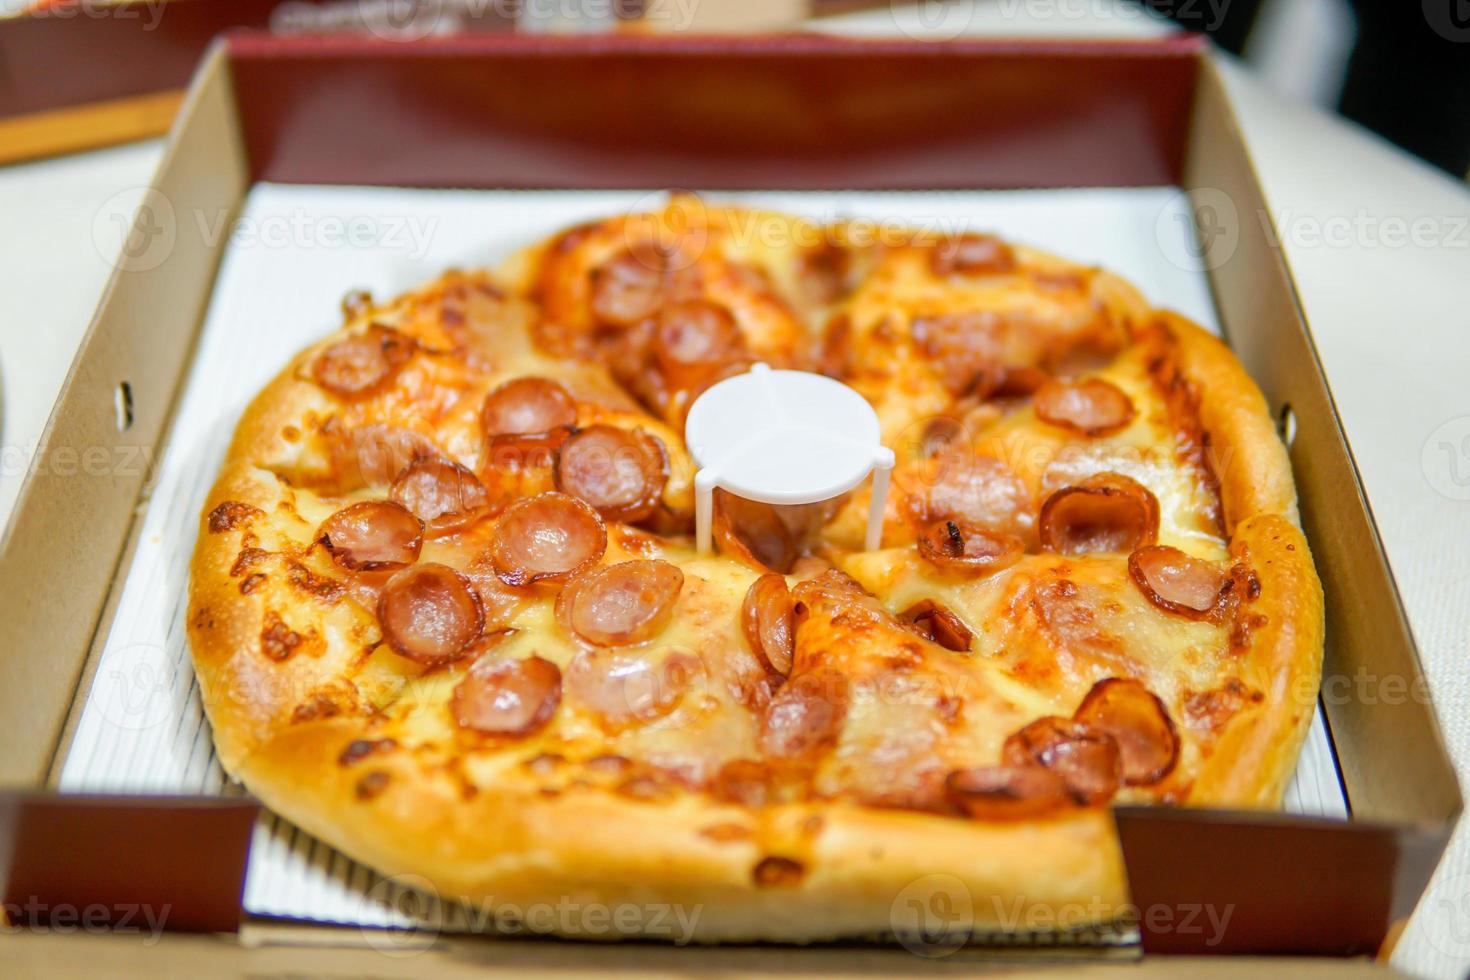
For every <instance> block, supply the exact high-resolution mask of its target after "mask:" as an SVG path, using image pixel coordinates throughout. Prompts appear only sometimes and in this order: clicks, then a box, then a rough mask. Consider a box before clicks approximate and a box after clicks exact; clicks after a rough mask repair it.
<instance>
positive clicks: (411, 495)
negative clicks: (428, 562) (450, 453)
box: [388, 459, 490, 533]
mask: <svg viewBox="0 0 1470 980" xmlns="http://www.w3.org/2000/svg"><path fill="white" fill-rule="evenodd" d="M388 496H389V497H390V498H391V499H392V500H393V502H394V503H397V504H402V505H403V506H404V507H407V508H408V509H409V510H410V511H412V512H413V515H414V516H415V517H417V518H418V519H419V520H421V521H423V522H424V524H425V525H426V526H427V528H428V529H429V531H430V533H434V532H450V531H456V530H459V529H460V528H462V527H465V526H466V525H468V524H470V523H472V522H474V521H475V520H476V519H477V518H479V517H480V516H481V515H483V514H484V512H485V508H486V507H487V506H489V504H490V495H489V494H488V493H486V492H485V486H484V484H482V483H481V482H480V479H479V477H477V476H475V474H473V473H471V472H470V471H469V470H467V469H465V468H464V467H463V466H460V465H459V464H458V463H456V462H454V461H452V460H447V459H420V460H416V461H414V462H413V463H410V464H409V466H408V469H406V470H404V471H403V472H402V473H400V474H399V475H398V479H396V480H394V481H393V488H392V489H391V490H390V491H389V492H388Z"/></svg>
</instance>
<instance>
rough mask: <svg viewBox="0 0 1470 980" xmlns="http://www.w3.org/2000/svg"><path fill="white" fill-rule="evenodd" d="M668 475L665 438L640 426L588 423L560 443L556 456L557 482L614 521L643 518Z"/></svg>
mask: <svg viewBox="0 0 1470 980" xmlns="http://www.w3.org/2000/svg"><path fill="white" fill-rule="evenodd" d="M668 479H669V459H668V455H667V454H666V453H665V452H664V447H663V443H661V442H659V440H658V439H657V438H656V437H654V436H652V435H649V434H648V433H647V432H644V431H643V430H642V429H634V430H632V431H629V430H627V429H619V428H617V427H615V426H611V425H593V426H589V427H588V428H586V429H583V430H582V431H580V432H578V433H576V434H575V435H573V436H571V437H570V438H568V439H567V441H566V442H564V443H563V444H562V447H561V452H560V453H559V454H558V456H557V461H556V485H557V488H558V489H559V490H561V491H563V492H564V493H569V494H572V495H573V496H576V497H581V498H582V499H583V500H585V501H587V503H589V504H591V505H592V506H593V507H596V508H597V512H598V513H600V514H601V515H602V516H603V517H604V518H605V519H607V520H610V521H624V522H632V521H640V520H642V519H643V518H645V517H647V516H648V515H649V514H651V513H653V509H654V508H655V507H656V506H658V502H659V496H660V495H661V494H662V493H663V490H664V484H665V483H667V482H668Z"/></svg>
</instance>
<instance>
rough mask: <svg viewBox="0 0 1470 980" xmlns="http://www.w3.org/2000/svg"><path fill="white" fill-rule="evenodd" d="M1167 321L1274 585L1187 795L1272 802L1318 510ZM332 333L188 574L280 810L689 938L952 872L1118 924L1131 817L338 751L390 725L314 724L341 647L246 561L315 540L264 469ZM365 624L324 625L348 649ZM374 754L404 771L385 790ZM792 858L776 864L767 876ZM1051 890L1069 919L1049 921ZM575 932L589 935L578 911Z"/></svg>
mask: <svg viewBox="0 0 1470 980" xmlns="http://www.w3.org/2000/svg"><path fill="white" fill-rule="evenodd" d="M528 254H532V253H528ZM517 261H518V262H521V263H525V262H527V261H528V260H527V259H526V258H525V257H524V256H523V257H521V258H520V259H518V260H517ZM1164 317H1165V319H1164V322H1165V324H1166V325H1167V328H1168V330H1169V331H1170V333H1171V334H1172V335H1173V338H1174V341H1175V343H1176V345H1177V347H1176V352H1177V356H1178V358H1179V366H1180V369H1181V370H1182V371H1183V373H1184V374H1185V375H1186V376H1187V378H1188V379H1189V380H1190V381H1191V382H1192V384H1193V385H1194V387H1195V390H1196V391H1197V392H1198V399H1199V403H1198V413H1199V420H1200V423H1201V425H1202V427H1203V428H1204V430H1205V431H1206V432H1207V433H1208V434H1209V437H1210V439H1211V449H1212V458H1213V459H1214V460H1217V461H1219V460H1224V461H1227V462H1226V465H1221V466H1218V468H1217V470H1216V473H1217V476H1218V478H1219V481H1220V486H1219V489H1220V496H1221V500H1222V503H1223V510H1224V519H1225V524H1226V529H1227V531H1228V537H1229V542H1230V544H1229V547H1230V554H1231V556H1232V558H1233V559H1235V560H1236V561H1240V562H1245V563H1248V564H1249V566H1250V568H1251V569H1253V570H1254V573H1255V575H1256V577H1257V579H1258V581H1259V596H1258V597H1256V598H1254V599H1253V605H1252V612H1253V613H1254V614H1255V617H1256V619H1255V620H1253V622H1254V623H1255V625H1254V628H1253V629H1252V630H1251V631H1250V633H1249V636H1248V638H1247V641H1246V643H1245V645H1244V648H1243V649H1242V651H1241V658H1240V665H1241V675H1242V680H1244V682H1245V683H1246V684H1247V685H1248V687H1249V688H1253V689H1256V690H1259V691H1261V692H1263V694H1264V699H1263V700H1262V701H1261V702H1260V703H1258V704H1256V705H1253V706H1249V707H1247V708H1246V709H1245V710H1242V711H1239V712H1237V713H1235V714H1234V715H1233V717H1231V718H1230V719H1229V720H1228V722H1226V723H1225V724H1224V726H1223V727H1222V729H1221V731H1219V732H1218V733H1216V735H1215V738H1214V740H1213V747H1212V750H1211V752H1210V754H1209V756H1208V758H1206V759H1204V760H1203V761H1202V762H1201V763H1200V765H1199V767H1198V770H1197V773H1196V776H1195V780H1194V782H1193V785H1192V787H1191V788H1190V790H1189V793H1188V797H1187V802H1188V803H1190V804H1201V805H1222V806H1232V807H1238V806H1274V805H1276V804H1277V803H1279V800H1280V798H1281V794H1282V792H1283V790H1284V787H1285V785H1286V783H1287V781H1288V779H1289V777H1290V774H1291V771H1292V768H1293V766H1294V764H1295V760H1296V756H1297V753H1298V751H1299V749H1300V745H1301V743H1302V741H1303V739H1304V738H1305V735H1306V731H1307V728H1308V726H1309V724H1310V720H1311V717H1312V711H1313V708H1314V706H1315V698H1316V692H1317V686H1318V681H1319V679H1320V669H1321V662H1320V661H1321V649H1322V637H1323V627H1322V593H1321V587H1320V584H1319V582H1318V579H1317V576H1316V572H1315V570H1314V568H1313V565H1312V561H1311V557H1310V553H1309V551H1308V548H1307V544H1306V541H1305V539H1304V538H1303V537H1302V534H1301V532H1300V530H1299V528H1298V526H1297V525H1298V517H1297V512H1296V501H1295V493H1294V490H1293V488H1292V481H1291V474H1290V468H1289V463H1288V460H1287V457H1286V453H1285V450H1284V448H1283V447H1282V446H1281V443H1280V441H1279V439H1278V438H1277V436H1276V433H1275V430H1274V428H1273V426H1272V424H1271V420H1270V418H1269V415H1268V413H1267V411H1266V406H1265V402H1264V399H1263V398H1262V397H1261V395H1260V392H1259V390H1258V389H1257V388H1256V387H1255V385H1254V383H1253V382H1252V381H1251V380H1250V378H1249V377H1248V376H1247V375H1246V374H1245V372H1244V370H1243V369H1242V368H1241V367H1240V365H1239V363H1238V362H1237V361H1236V360H1235V358H1234V357H1233V355H1231V354H1230V353H1229V351H1228V350H1227V349H1226V348H1225V347H1224V346H1223V345H1222V344H1220V343H1219V342H1218V341H1217V340H1215V339H1214V338H1213V337H1211V336H1209V335H1208V334H1206V333H1205V332H1204V331H1202V330H1201V329H1200V328H1198V327H1196V326H1195V325H1193V324H1192V323H1189V322H1188V321H1187V320H1184V319H1183V318H1182V317H1178V316H1176V315H1173V314H1165V315H1164ZM320 347H321V345H318V346H317V347H314V348H312V349H311V350H309V351H307V352H304V353H303V354H302V355H300V356H299V357H298V358H297V359H296V360H295V361H293V363H292V364H291V365H290V366H288V367H287V368H286V370H284V371H283V372H282V373H281V375H280V376H278V377H277V378H276V379H275V380H274V381H273V382H272V383H271V384H270V385H269V386H267V387H266V388H265V389H264V390H263V391H262V392H261V393H260V395H259V396H258V397H257V398H256V399H255V401H254V402H253V403H252V404H251V406H250V408H249V409H248V410H247V412H246V413H245V415H244V417H243V418H242V420H241V422H240V426H239V429H238V430H237V433H236V436H235V439H234V441H233V443H232V444H231V447H230V451H229V458H228V462H227V463H226V466H225V468H224V470H223V472H222V474H221V476H220V479H219V481H218V483H217V485H216V486H215V488H214V490H213V492H212V493H211V495H210V497H209V500H208V502H207V504H206V506H205V511H204V516H203V517H202V518H201V530H200V537H199V545H198V548H197V550H196V552H195V557H194V561H193V565H192V568H191V582H190V607H189V614H188V632H189V640H190V645H191V648H192V650H193V654H194V660H195V666H196V670H197V672H198V675H199V679H200V685H201V692H202V694H203V700H204V704H205V708H206V710H207V712H208V716H209V720H210V723H211V726H212V728H213V730H214V738H215V744H216V747H217V751H218V756H219V759H220V761H221V764H222V765H223V766H224V768H225V769H226V771H227V772H228V773H229V774H230V775H231V776H232V777H234V778H236V779H238V780H240V781H241V782H243V783H244V784H245V785H246V786H247V787H248V788H249V789H250V790H251V792H253V793H254V794H255V795H257V796H258V797H259V798H260V799H261V800H262V802H263V803H264V804H265V805H266V806H267V807H269V808H270V809H271V810H273V811H274V812H276V813H279V814H281V815H282V816H284V817H285V818H287V819H288V820H290V821H291V822H293V823H295V824H296V825H298V826H300V827H301V828H303V829H304V830H306V831H307V832H308V833H311V834H313V835H315V836H317V837H320V838H321V839H323V840H326V841H328V842H330V843H331V844H333V845H334V846H336V847H338V848H340V849H341V850H343V851H344V852H345V853H346V854H348V855H349V856H351V857H352V858H354V859H355V860H358V861H362V862H364V863H366V864H368V865H369V866H371V867H373V868H375V869H378V870H379V871H382V872H383V873H385V874H388V875H401V876H404V877H403V881H404V882H405V883H408V884H413V885H415V886H422V885H423V884H424V883H425V882H427V883H428V885H429V886H431V887H432V888H433V889H435V890H436V891H437V892H438V893H439V894H441V895H443V896H446V897H449V896H453V897H459V898H464V899H467V900H470V901H471V902H475V903H482V904H483V905H484V906H487V907H497V906H501V905H504V904H507V903H508V904H510V905H517V906H522V907H524V906H526V905H528V904H532V903H536V902H547V901H552V902H554V901H556V900H557V898H558V897H560V896H567V897H569V898H570V900H572V901H577V902H583V903H593V902H596V903H602V904H605V905H609V906H618V905H623V904H637V905H644V906H647V905H649V904H650V903H673V904H676V905H681V906H685V907H687V908H688V909H698V910H699V913H698V919H697V924H696V926H695V927H694V931H693V934H692V938H694V939H696V940H698V941H701V942H721V941H747V940H775V941H790V942H809V941H820V940H830V939H839V938H847V937H871V936H886V935H890V934H892V933H893V932H894V931H895V929H900V930H901V927H902V925H903V923H904V922H905V921H907V920H906V919H904V918H903V913H902V909H901V906H900V905H899V903H900V902H901V900H902V899H903V898H904V897H905V896H908V897H912V896H913V895H915V894H918V895H921V896H927V895H929V894H932V892H933V891H934V890H935V889H936V888H939V889H941V890H943V889H949V890H951V891H952V890H953V888H952V885H953V881H955V880H957V881H958V882H959V884H960V887H961V889H962V892H963V893H964V894H966V895H968V897H969V901H970V920H971V921H970V922H969V923H968V925H969V927H970V928H973V929H974V930H975V931H978V932H984V931H988V930H999V929H1006V930H1007V931H1017V928H1016V923H1017V922H1018V921H1019V922H1020V923H1023V925H1022V927H1021V929H1022V930H1024V923H1026V922H1029V921H1041V922H1043V923H1045V922H1049V921H1054V920H1055V913H1056V911H1057V910H1058V909H1060V908H1063V907H1071V908H1086V909H1091V910H1093V911H1092V912H1090V913H1088V915H1087V916H1084V918H1087V921H1089V922H1095V923H1102V922H1106V921H1108V920H1110V919H1111V918H1113V917H1114V916H1116V915H1117V914H1119V913H1120V911H1122V910H1123V909H1124V908H1125V905H1126V903H1127V901H1128V891H1127V881H1126V872H1125V869H1124V867H1123V862H1122V856H1121V852H1120V849H1119V845H1118V841H1117V836H1116V832H1115V829H1114V827H1113V823H1112V819H1111V816H1110V814H1109V813H1108V812H1107V811H1106V810H1103V809H1098V808H1091V809H1079V810H1076V811H1072V812H1069V813H1066V814H1065V815H1062V816H1058V817H1053V818H1048V819H1041V820H1027V821H1018V822H983V821H967V820H963V819H956V818H953V817H946V816H937V815H933V814H928V813H921V812H908V811H900V810H883V809H877V808H871V807H862V806H858V805H855V804H852V803H847V802H829V803H803V804H783V805H780V806H770V807H764V808H759V809H751V808H746V807H741V806H736V805H731V804H725V803H721V802H718V801H716V800H714V799H712V798H710V797H708V796H705V795H697V794H684V795H681V796H678V797H677V798H675V799H673V800H671V801H667V802H665V803H661V804H659V805H649V804H648V803H645V802H640V801H636V800H630V799H627V798H624V797H622V796H619V795H617V794H615V793H613V792H611V791H609V790H608V789H606V788H603V787H597V786H589V787H572V788H568V789H565V790H562V791H559V792H557V793H555V794H554V795H553V794H548V793H546V792H543V787H542V786H541V785H540V783H539V781H538V780H537V779H536V778H535V777H533V776H532V775H530V774H529V773H523V772H517V773H514V774H510V775H507V776H506V777H505V778H503V779H500V780H497V781H496V782H495V783H494V785H490V786H476V787H474V788H473V791H470V790H467V788H466V783H465V781H464V780H462V779H456V778H455V777H454V775H453V773H452V772H451V771H449V770H447V769H443V768H432V767H427V766H425V765H423V764H420V763H419V762H418V761H416V759H415V757H414V754H413V753H412V752H409V751H406V750H404V749H401V748H400V749H398V750H396V751H388V752H383V753H374V754H371V755H369V756H368V757H367V758H365V759H362V760H359V761H353V762H351V763H344V762H342V761H339V760H340V759H341V758H342V755H343V752H344V750H345V749H346V747H347V746H348V745H350V744H351V743H353V742H354V741H357V740H361V739H363V738H366V737H370V734H369V732H368V731H367V729H368V727H369V726H370V723H368V722H365V721H364V719H363V718H360V717H348V716H343V717H337V718H331V717H328V718H324V719H321V720H316V721H313V722H312V723H311V724H294V723H293V718H292V713H293V711H294V710H295V709H296V707H297V706H298V705H299V704H300V700H301V696H302V693H303V692H304V691H309V690H313V689H315V687H317V686H319V683H320V681H321V675H322V674H323V672H324V668H323V660H322V659H321V658H316V659H312V658H308V657H302V656H295V657H291V658H289V659H286V660H284V661H281V662H275V661H272V660H269V659H267V658H265V657H263V656H261V654H260V643H261V639H260V638H261V636H262V631H263V630H265V629H267V627H268V616H269V615H270V598H269V595H270V594H269V593H267V594H245V593H243V592H242V576H241V575H240V574H239V569H238V564H239V562H240V555H241V551H242V548H249V547H251V546H252V545H251V542H252V540H253V538H252V536H253V535H255V534H257V533H258V529H257V528H256V526H255V525H256V524H257V522H259V523H260V524H262V525H270V526H271V527H274V526H275V524H274V523H273V522H285V523H284V525H283V526H287V527H290V526H294V525H292V524H291V522H292V521H295V522H296V524H299V525H300V528H299V530H300V531H301V533H304V534H305V535H307V538H306V540H309V536H310V534H311V528H312V527H314V524H313V523H312V522H311V521H309V520H306V519H305V518H303V517H301V516H299V515H291V514H290V511H291V509H292V508H291V506H290V504H289V502H288V498H289V497H290V491H289V488H287V487H285V486H284V485H283V484H282V482H281V481H280V480H279V479H278V478H277V476H276V474H275V473H273V472H272V471H270V470H267V469H264V468H261V467H260V466H259V465H258V464H259V461H262V460H274V461H287V462H289V460H291V458H292V457H293V454H295V453H298V452H300V451H301V449H300V445H299V444H298V443H293V442H291V441H289V440H285V439H284V438H283V436H282V431H283V430H284V429H286V428H288V427H289V426H291V425H292V424H293V423H294V421H295V420H298V419H300V418H302V417H303V415H305V414H306V413H308V412H312V411H323V410H329V409H330V402H329V400H328V399H326V398H324V396H323V394H322V393H321V392H320V391H319V390H318V389H317V388H316V387H315V386H314V385H312V384H311V383H309V382H308V381H305V380H302V378H303V374H304V369H305V366H306V365H307V364H309V363H310V358H311V356H312V355H313V353H314V352H315V351H316V350H319V349H320ZM227 504H228V505H241V507H243V508H244V510H241V511H240V512H239V519H238V521H236V522H235V523H234V524H233V525H232V526H228V527H224V528H219V527H215V526H212V525H211V520H210V517H211V515H213V514H215V513H216V510H217V509H218V508H220V507H221V506H223V505H227ZM252 508H253V510H251V509H252ZM282 513H286V514H287V516H286V517H280V516H278V515H281V514H282ZM216 523H218V522H216ZM271 533H275V532H271ZM298 601H309V600H298ZM345 605H348V606H350V605H351V604H350V603H348V604H345ZM343 615H346V614H343ZM369 618H370V617H369ZM360 626H361V624H352V623H347V624H345V625H344V624H343V623H336V624H334V625H333V626H332V628H330V629H327V628H325V627H324V632H326V633H327V634H329V635H327V636H325V637H324V638H323V642H324V643H325V644H326V646H327V648H328V659H327V661H326V662H327V663H330V656H331V655H334V654H333V653H332V651H333V650H335V648H336V646H338V645H350V643H351V638H349V639H344V638H343V637H344V636H347V634H349V633H352V631H353V630H356V629H358V628H359V627H360ZM362 628H367V629H371V626H370V625H369V626H367V627H362ZM353 637H354V638H355V640H356V641H357V642H359V643H361V642H363V641H364V639H365V635H361V634H353ZM366 639H368V640H371V639H372V638H371V636H366ZM327 673H329V671H328V672H327ZM369 772H373V773H383V774H385V775H384V776H382V777H375V778H374V779H373V780H372V781H371V786H372V792H371V794H370V795H365V793H364V783H363V777H364V775H365V774H367V773H369ZM771 859H776V861H777V863H776V864H774V865H772V864H765V865H764V867H765V868H766V869H767V870H766V871H764V872H763V871H762V870H761V869H762V867H763V862H768V861H769V860H771ZM781 862H786V863H781ZM770 868H776V869H778V870H779V872H780V873H779V874H772V873H770V872H769V869H770ZM950 876H952V877H950ZM916 890H917V891H916ZM1018 903H1019V904H1018ZM1033 906H1034V907H1035V908H1038V909H1042V910H1046V911H1047V912H1048V913H1049V914H1050V915H1051V916H1052V917H1051V918H1048V917H1047V916H1041V917H1040V918H1039V919H1037V920H1033V918H1032V917H1031V916H1030V915H1028V914H1027V910H1028V909H1030V908H1032V907H1033ZM1018 915H1019V918H1017V916H1018ZM557 931H558V932H563V933H569V934H573V935H575V934H577V929H576V928H575V927H572V928H567V927H566V926H565V925H560V926H558V927H557ZM642 934H645V935H648V936H650V937H651V938H667V936H664V935H661V934H659V933H656V932H654V931H652V930H651V929H645V930H643V932H642Z"/></svg>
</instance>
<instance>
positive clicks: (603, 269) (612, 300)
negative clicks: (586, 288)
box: [592, 249, 664, 327]
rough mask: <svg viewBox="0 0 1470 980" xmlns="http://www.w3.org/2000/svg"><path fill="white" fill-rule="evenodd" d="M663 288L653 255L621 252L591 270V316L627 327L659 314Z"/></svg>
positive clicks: (660, 270) (660, 264) (660, 273)
mask: <svg viewBox="0 0 1470 980" xmlns="http://www.w3.org/2000/svg"><path fill="white" fill-rule="evenodd" d="M663 285H664V270H663V263H662V262H661V261H659V259H658V257H657V256H655V255H653V254H652V253H651V252H649V253H648V254H643V255H637V254H634V252H633V250H632V249H627V250H624V251H623V252H620V253H619V254H617V255H615V256H613V257H612V258H611V259H608V260H607V261H606V262H604V263H602V265H599V266H598V267H597V268H595V269H593V270H592V315H593V316H595V317H596V318H597V319H598V320H601V321H602V322H603V323H608V324H611V325H613V326H618V327H626V326H631V325H632V324H634V323H637V322H638V321H640V320H645V319H647V318H648V317H651V316H653V315H654V314H655V313H657V312H658V311H659V307H661V306H662V305H663V302H664V295H663Z"/></svg>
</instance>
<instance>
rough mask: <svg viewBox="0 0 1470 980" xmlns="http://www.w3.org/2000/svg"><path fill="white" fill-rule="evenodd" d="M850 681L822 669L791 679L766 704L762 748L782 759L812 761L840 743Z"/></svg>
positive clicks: (762, 722)
mask: <svg viewBox="0 0 1470 980" xmlns="http://www.w3.org/2000/svg"><path fill="white" fill-rule="evenodd" d="M847 696H848V690H847V681H846V678H844V677H843V676H842V675H841V674H839V673H837V672H836V671H834V670H830V669H822V670H818V671H814V672H813V673H810V674H803V675H801V676H800V677H797V678H795V679H793V680H789V681H787V683H786V684H785V685H783V686H782V687H781V689H780V690H779V691H777V692H776V693H775V694H774V695H772V696H771V700H770V703H769V704H767V705H766V713H765V717H764V718H762V719H761V733H760V744H761V748H762V749H764V750H765V752H767V753H768V754H770V755H773V756H776V757H777V758H782V759H806V760H810V759H811V758H812V757H813V756H816V755H818V754H820V753H822V752H824V751H826V750H828V749H830V748H831V747H832V746H834V745H836V744H837V737H838V735H840V734H841V732H842V722H843V720H844V719H845V718H846V717H847Z"/></svg>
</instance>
